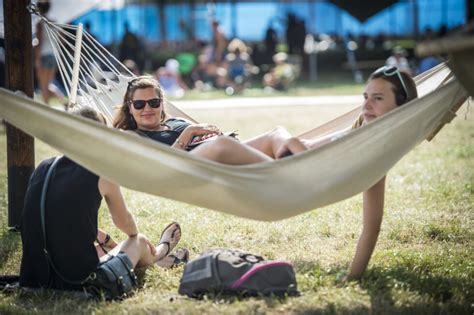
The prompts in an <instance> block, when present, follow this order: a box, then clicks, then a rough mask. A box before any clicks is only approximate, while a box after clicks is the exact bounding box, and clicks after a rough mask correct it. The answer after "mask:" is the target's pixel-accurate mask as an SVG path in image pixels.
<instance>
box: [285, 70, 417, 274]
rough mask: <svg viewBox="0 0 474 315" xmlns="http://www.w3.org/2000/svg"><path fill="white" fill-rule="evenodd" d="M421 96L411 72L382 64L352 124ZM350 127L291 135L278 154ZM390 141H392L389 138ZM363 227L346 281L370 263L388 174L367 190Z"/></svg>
mask: <svg viewBox="0 0 474 315" xmlns="http://www.w3.org/2000/svg"><path fill="white" fill-rule="evenodd" d="M417 97H418V93H417V90H416V84H415V82H414V81H413V79H412V78H411V77H410V75H409V74H407V73H405V72H401V71H399V70H398V69H397V68H396V67H382V68H380V69H378V70H376V71H375V72H374V73H372V74H371V75H370V77H369V80H368V82H367V85H366V87H365V91H364V99H365V101H364V104H363V107H362V113H361V115H360V116H359V118H358V119H357V121H356V122H355V123H354V125H353V126H352V129H355V128H359V127H361V126H363V125H365V124H367V123H370V122H371V121H373V120H374V119H376V118H377V117H380V116H382V115H384V114H385V113H387V112H389V111H391V110H392V109H395V108H396V107H397V106H401V105H403V104H405V103H407V102H409V101H411V100H413V99H415V98H417ZM348 132H350V130H346V131H342V132H339V133H335V134H331V135H329V136H326V137H323V138H320V139H315V140H304V141H303V140H300V139H298V138H290V139H288V140H286V141H285V142H284V143H283V145H282V146H281V147H280V149H279V152H278V153H277V155H278V154H284V153H285V152H298V151H301V150H307V149H314V148H318V147H320V146H322V145H324V144H327V143H329V142H330V141H333V140H334V139H337V138H339V137H342V136H343V135H344V134H346V133H348ZM388 141H389V140H388ZM362 196H363V228H362V234H361V236H360V238H359V241H358V244H357V250H356V253H355V256H354V258H353V260H352V264H351V268H350V270H349V274H348V275H347V276H346V277H345V280H352V279H357V278H359V277H360V276H361V275H362V274H363V272H364V271H365V269H366V268H367V265H368V263H369V260H370V257H371V255H372V252H373V250H374V248H375V245H376V243H377V238H378V235H379V231H380V226H381V224H382V216H383V208H384V197H385V177H383V178H382V179H381V180H380V181H378V182H377V183H376V184H375V185H373V186H372V187H370V188H369V189H368V190H366V191H365V192H364V193H363V195H362Z"/></svg>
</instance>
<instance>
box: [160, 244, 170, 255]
mask: <svg viewBox="0 0 474 315" xmlns="http://www.w3.org/2000/svg"><path fill="white" fill-rule="evenodd" d="M161 244H165V245H168V247H167V249H166V253H165V254H164V255H163V258H164V257H166V256H168V254H169V253H170V249H171V245H170V242H160V243H159V244H158V246H160V245H161Z"/></svg>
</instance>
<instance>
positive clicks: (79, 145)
mask: <svg viewBox="0 0 474 315" xmlns="http://www.w3.org/2000/svg"><path fill="white" fill-rule="evenodd" d="M0 96H1V100H2V101H1V106H0V116H1V117H3V118H4V119H5V120H7V121H8V122H10V123H11V124H13V125H15V126H17V127H18V128H20V129H22V130H23V131H25V132H27V133H28V134H30V135H32V136H34V137H36V138H39V139H41V140H42V141H44V142H46V143H48V144H50V145H51V146H53V147H54V148H56V149H58V150H59V151H61V152H63V153H64V154H65V155H66V156H68V157H70V158H71V159H73V160H75V161H76V162H78V163H79V164H81V165H83V166H84V167H86V168H88V169H89V170H91V171H92V172H94V173H97V174H100V175H101V176H104V177H106V178H108V179H109V180H112V181H114V182H116V183H118V184H120V185H122V186H125V187H128V188H131V189H134V190H138V191H142V192H146V193H150V194H153V195H157V196H162V197H166V198H171V199H174V200H178V201H182V202H186V203H190V204H194V205H198V206H202V207H206V208H209V209H214V210H217V211H221V212H225V213H230V214H233V215H236V216H240V217H245V218H250V219H256V220H279V219H285V218H288V217H291V216H295V215H298V214H300V213H303V212H305V211H309V210H313V209H315V208H318V207H322V206H325V205H328V204H332V203H335V202H338V201H341V200H343V199H346V198H348V197H351V196H353V195H355V194H357V193H360V192H362V191H364V190H366V189H367V188H369V187H371V186H372V185H373V184H374V183H376V182H377V181H378V180H380V179H381V178H382V177H383V176H384V175H385V174H386V173H387V172H388V170H390V168H391V167H393V166H394V165H395V163H396V162H397V161H399V160H400V159H401V158H402V157H403V156H404V155H405V154H406V153H407V152H409V151H410V150H411V149H412V148H413V147H414V146H416V145H417V144H418V143H420V142H421V141H423V139H425V138H426V137H427V136H428V135H430V133H432V132H433V131H434V130H435V129H436V128H437V127H438V126H439V125H440V124H443V123H444V122H445V120H446V116H447V115H448V116H451V114H450V113H451V112H450V110H451V109H452V108H458V107H459V105H460V104H461V103H463V102H464V100H465V99H466V97H467V95H466V92H465V90H464V89H463V88H462V87H461V86H460V85H459V83H458V82H457V81H456V80H454V79H452V80H450V81H449V82H447V83H445V84H443V85H442V86H441V87H439V88H438V89H436V90H435V91H433V92H431V93H429V94H427V95H425V96H423V97H421V98H419V99H416V100H413V101H412V102H410V103H408V104H406V105H404V106H402V107H399V108H397V109H395V110H393V111H392V112H390V113H388V114H386V115H384V116H383V117H381V118H379V119H377V120H376V121H374V122H373V123H371V124H369V125H367V126H364V127H362V128H359V129H357V130H355V131H354V132H351V133H350V134H348V135H346V136H344V137H342V138H339V139H337V140H335V141H333V142H331V143H329V144H328V145H325V146H323V147H321V148H319V149H316V150H310V151H307V152H304V153H302V154H298V155H295V156H292V157H288V158H285V159H282V160H278V161H273V162H267V163H259V164H253V165H245V166H229V165H223V164H219V163H215V162H213V161H209V160H204V159H201V158H198V157H195V156H193V155H190V154H189V153H187V152H184V151H180V150H176V149H173V148H170V147H168V146H166V145H164V144H161V143H157V142H154V141H151V140H148V139H144V138H140V137H137V136H134V135H130V134H126V133H123V132H120V131H118V130H114V129H111V128H107V127H105V126H102V125H100V124H97V123H95V122H92V121H89V120H86V119H83V118H81V117H75V116H73V115H70V114H68V113H65V112H61V111H59V110H55V109H52V108H49V107H46V106H44V105H42V104H41V103H38V102H35V101H33V100H31V99H28V98H24V97H19V96H17V95H15V94H13V93H12V92H10V91H7V90H4V89H1V90H0Z"/></svg>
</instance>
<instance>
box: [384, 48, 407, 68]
mask: <svg viewBox="0 0 474 315" xmlns="http://www.w3.org/2000/svg"><path fill="white" fill-rule="evenodd" d="M385 65H386V66H387V67H397V68H398V69H400V71H403V72H406V73H408V74H409V75H412V73H413V72H412V70H411V67H410V64H409V63H408V59H407V51H406V50H405V49H404V48H403V47H400V46H395V47H393V49H392V55H391V56H390V57H388V58H387V60H386V61H385Z"/></svg>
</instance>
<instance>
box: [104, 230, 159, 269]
mask: <svg viewBox="0 0 474 315" xmlns="http://www.w3.org/2000/svg"><path fill="white" fill-rule="evenodd" d="M167 251H168V245H166V244H160V245H158V246H157V247H156V253H155V255H153V254H152V252H151V250H150V248H149V247H148V244H147V242H146V238H145V236H143V235H142V234H138V235H137V236H134V237H129V238H128V239H126V240H125V241H123V242H122V243H120V244H119V245H118V246H116V247H115V248H114V249H113V250H111V251H110V252H109V253H108V254H107V255H104V256H102V257H101V260H107V258H108V257H109V256H115V255H117V254H118V253H119V252H124V253H125V254H127V256H128V258H129V259H130V261H131V262H132V264H133V266H134V267H147V266H150V265H152V264H154V263H156V262H157V261H158V260H159V259H162V258H163V257H164V256H165V255H166V253H167Z"/></svg>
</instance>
